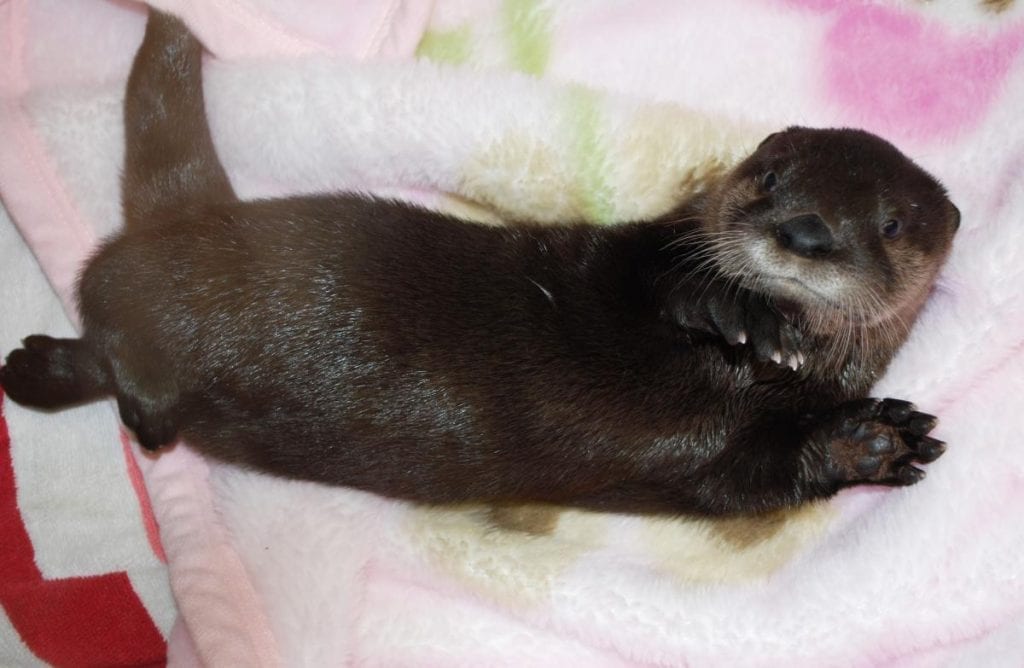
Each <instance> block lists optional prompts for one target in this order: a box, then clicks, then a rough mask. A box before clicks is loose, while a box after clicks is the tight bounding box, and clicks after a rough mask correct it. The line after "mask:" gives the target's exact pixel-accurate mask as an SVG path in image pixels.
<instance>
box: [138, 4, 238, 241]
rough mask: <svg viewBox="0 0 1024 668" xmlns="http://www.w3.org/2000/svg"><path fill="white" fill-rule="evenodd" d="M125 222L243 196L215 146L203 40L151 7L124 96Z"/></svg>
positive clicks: (159, 216) (142, 221) (175, 19)
mask: <svg viewBox="0 0 1024 668" xmlns="http://www.w3.org/2000/svg"><path fill="white" fill-rule="evenodd" d="M124 125H125V153H124V174H123V176H122V181H121V189H122V195H121V198H122V207H123V209H124V217H125V224H126V225H127V226H128V227H129V228H131V227H133V226H140V225H146V224H147V223H148V222H149V221H153V220H156V219H159V218H161V214H165V215H166V214H167V213H171V212H173V211H175V210H180V209H183V208H194V207H196V206H203V205H204V204H214V203H218V202H230V201H233V200H235V199H236V197H235V193H234V190H233V189H232V188H231V183H230V181H228V177H227V174H225V172H224V168H223V166H222V165H221V164H220V160H219V159H218V158H217V154H216V152H215V151H214V148H213V141H212V140H211V138H210V128H209V126H208V124H207V121H206V109H205V106H204V102H203V78H202V45H201V44H200V43H199V41H198V40H197V39H196V38H195V37H194V36H193V35H192V33H190V32H189V30H188V28H186V27H185V24H184V23H182V22H181V21H180V20H178V19H177V18H175V17H173V16H170V15H169V14H164V13H161V12H158V11H156V10H150V14H149V21H148V22H147V24H146V36H145V37H144V38H143V40H142V45H141V46H140V47H139V51H138V53H137V54H136V55H135V61H134V63H133V64H132V71H131V75H130V76H129V77H128V87H127V91H126V93H125V102H124Z"/></svg>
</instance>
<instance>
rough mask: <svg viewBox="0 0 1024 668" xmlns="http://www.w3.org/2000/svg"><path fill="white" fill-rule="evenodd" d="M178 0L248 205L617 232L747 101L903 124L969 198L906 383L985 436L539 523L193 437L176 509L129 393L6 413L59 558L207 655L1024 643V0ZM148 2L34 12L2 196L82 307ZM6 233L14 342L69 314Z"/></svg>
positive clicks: (777, 662) (721, 134)
mask: <svg viewBox="0 0 1024 668" xmlns="http://www.w3.org/2000/svg"><path fill="white" fill-rule="evenodd" d="M155 4H159V5H160V6H161V7H164V8H166V9H169V10H172V11H177V12H178V13H180V14H182V15H183V16H184V17H185V18H186V19H187V20H188V21H189V22H190V24H191V25H192V26H193V28H194V29H195V31H196V32H197V34H199V35H200V37H201V38H202V39H203V40H204V41H205V43H206V44H207V45H208V46H209V47H210V49H211V50H212V51H213V53H214V54H215V55H216V56H217V60H215V61H211V62H209V67H208V74H209V76H208V79H207V91H208V105H209V112H210V117H211V124H212V127H213V133H214V138H215V142H216V143H217V145H218V149H219V150H220V152H221V154H222V156H223V158H224V161H225V164H226V166H227V168H228V171H229V174H230V176H231V178H232V180H233V182H234V183H235V185H236V187H237V190H238V191H239V192H240V193H241V194H243V195H264V194H277V193H284V192H295V191H308V190H313V189H325V188H361V189H372V190H378V191H380V190H384V189H400V190H399V191H398V192H402V193H404V194H405V195H406V196H415V197H418V198H420V199H421V200H426V201H428V202H430V203H434V204H436V205H438V206H443V207H448V208H453V207H462V206H463V204H462V203H459V202H457V201H456V200H453V199H451V198H447V197H443V196H442V195H441V194H440V193H442V192H448V193H453V194H456V195H461V196H463V197H466V198H468V199H471V200H474V201H477V202H482V203H484V204H486V205H487V206H488V207H489V208H490V209H493V210H497V211H499V212H501V213H509V214H524V215H539V216H542V217H543V216H548V217H549V218H558V217H559V216H561V215H582V216H585V217H588V218H590V219H592V220H594V221H595V222H611V221H614V220H618V219H623V218H628V217H633V216H639V215H644V214H645V213H651V212H652V211H654V210H657V209H658V208H659V207H662V206H664V204H665V202H666V201H668V200H669V199H671V198H672V197H674V196H678V195H679V192H678V189H679V184H680V183H682V184H683V187H684V188H699V187H700V182H701V178H703V175H705V174H706V173H709V172H710V173H713V172H714V168H715V165H717V164H723V163H728V162H729V161H730V160H732V159H735V157H736V155H739V154H741V153H742V150H743V149H744V148H745V147H747V146H749V143H750V141H751V140H752V139H753V138H754V137H756V136H757V134H758V133H759V132H760V130H757V131H754V130H748V129H746V128H747V125H746V124H750V126H754V127H779V126H784V125H787V124H792V123H802V124H809V125H839V124H845V125H856V126H861V127H865V128H866V129H869V130H872V131H875V132H878V133H880V134H882V135H884V136H886V137H888V138H890V139H891V140H893V141H895V142H896V143H897V144H898V145H900V146H901V148H903V149H904V150H905V151H906V152H907V153H908V154H910V155H911V156H912V157H914V158H915V159H916V160H918V161H919V162H920V163H921V164H922V165H924V166H925V167H926V168H927V169H929V170H930V171H932V172H933V173H935V174H936V175H937V176H938V177H939V178H940V179H942V180H943V181H944V182H945V183H946V184H947V185H948V186H949V189H950V191H951V194H952V197H953V199H954V201H956V202H957V204H958V205H959V206H960V208H961V210H962V212H963V221H964V222H963V227H962V229H961V232H960V234H959V237H958V239H957V242H956V245H955V249H954V254H953V257H952V259H951V261H950V264H949V266H948V268H947V270H946V271H945V272H944V274H943V276H942V279H941V281H940V284H939V287H938V288H937V290H936V291H935V294H934V295H933V297H932V300H931V302H930V304H929V306H928V308H927V310H926V311H925V313H924V314H923V316H922V318H921V320H920V321H919V323H918V325H917V327H916V329H915V332H914V334H913V335H912V337H911V339H910V341H909V342H908V343H907V345H906V347H905V349H904V350H903V351H902V352H901V354H900V355H899V357H898V358H897V360H896V361H895V363H894V364H893V366H892V368H891V369H890V372H889V373H888V374H887V375H886V377H885V378H884V379H883V380H882V381H881V383H880V386H879V388H878V393H879V394H882V395H893V396H900V397H908V398H912V399H913V400H914V401H916V402H917V403H919V404H920V405H921V406H922V408H924V409H925V410H928V411H929V412H934V413H937V414H939V415H940V417H941V424H940V427H939V436H940V437H941V438H943V439H945V440H947V441H948V442H949V443H950V450H949V452H948V453H947V455H946V456H945V457H943V459H942V460H941V461H939V462H937V463H936V464H935V465H934V466H932V467H930V470H929V475H928V478H927V479H926V480H925V481H924V482H923V483H922V484H920V485H918V486H916V487H914V488H911V489H907V490H896V491H892V490H856V491H851V492H848V493H845V494H843V495H841V496H840V498H839V499H837V500H836V501H835V502H833V503H831V504H828V505H827V506H823V507H812V508H807V509H804V510H802V511H801V512H799V513H794V514H790V515H785V516H779V517H775V518H770V519H769V520H760V521H744V520H734V521H730V522H719V523H708V522H696V521H675V520H673V521H669V520H651V519H643V518H634V517H623V516H605V515H598V514H588V513H580V512H566V513H560V514H551V513H549V512H547V511H540V510H537V511H534V512H532V513H529V514H527V516H526V517H525V520H524V521H525V522H527V523H528V524H530V525H531V526H535V527H536V526H537V525H538V524H543V525H544V528H545V531H543V532H542V533H541V534H540V535H528V534H525V533H522V532H515V531H505V530H496V529H492V528H491V524H490V522H489V521H488V520H487V519H486V518H483V517H481V511H479V510H477V509H452V510H430V509H422V508H413V507H410V506H408V505H405V504H401V503H397V502H393V501H389V500H385V499H381V498H377V497H373V496H370V495H367V494H361V493H358V492H353V491H349V490H343V489H329V488H324V487H320V486H316V485H311V484H301V483H292V482H285V481H280V480H273V479H269V478H267V477H264V476H261V475H257V474H253V473H249V472H244V471H238V470H235V469H231V468H229V467H224V466H221V465H218V464H215V463H211V462H207V461H204V460H202V459H200V458H198V457H197V456H195V455H194V454H192V453H191V452H190V451H188V450H187V448H184V447H178V448H176V449H174V450H173V451H171V452H168V453H166V454H163V455H161V456H160V457H158V458H148V457H141V456H139V464H140V466H141V470H142V474H143V478H144V480H145V490H148V495H149V498H151V500H152V511H153V512H152V515H149V513H148V509H149V505H148V503H147V501H146V492H145V491H144V490H143V489H142V487H141V486H133V485H132V484H131V481H132V476H131V471H132V470H133V464H132V462H134V461H135V460H134V459H131V458H129V460H128V463H126V460H125V457H124V454H123V450H122V446H121V444H120V442H119V441H118V438H117V432H116V422H115V419H114V412H113V411H111V410H110V408H109V406H106V405H100V406H92V407H86V408H82V409H76V410H75V411H73V412H69V413H66V414H63V415H61V416H59V417H56V416H41V415H38V414H35V413H31V412H29V411H24V410H22V409H20V408H18V407H17V406H14V405H12V404H10V403H9V402H7V403H5V404H4V411H5V413H6V416H7V421H8V423H9V431H10V432H11V435H12V436H11V438H10V439H9V441H10V446H9V449H10V459H11V467H12V470H13V474H14V477H15V480H16V482H17V494H16V495H15V497H13V498H14V500H15V502H16V504H17V509H18V511H19V512H20V517H21V522H22V523H23V524H24V526H25V527H27V530H26V531H27V535H28V536H29V538H30V539H31V546H32V547H33V548H34V563H35V564H36V565H37V568H38V570H39V572H40V573H41V576H40V579H41V580H42V581H47V580H56V579H62V578H63V579H67V578H76V577H82V576H93V575H101V574H104V573H124V574H125V577H126V578H127V580H128V582H129V584H130V593H132V594H133V595H134V596H135V600H136V601H137V603H138V605H137V606H136V608H132V609H133V610H135V609H138V607H139V606H141V610H142V611H144V612H145V613H147V614H148V616H149V617H150V618H151V622H150V623H151V626H150V627H146V628H151V629H155V632H156V635H155V638H156V639H155V640H154V641H153V642H154V643H157V644H158V643H159V642H161V641H160V639H161V638H170V646H169V653H170V659H171V661H172V663H176V664H190V663H199V662H202V663H205V664H208V665H264V664H269V665H273V664H285V665H292V664H304V665H334V664H346V663H352V664H368V665H416V666H422V665H444V666H453V665H456V666H461V665H465V666H476V665H517V666H519V665H581V666H582V665H586V666H596V665H609V666H612V665H615V666H618V665H701V666H704V665H710V666H717V665H721V666H727V665H728V666H732V665H759V666H781V665H785V666H794V665H796V666H800V665H806V666H821V665H880V664H887V665H914V666H933V665H1015V664H1020V663H1021V662H1022V661H1024V565H1022V562H1021V559H1020V556H1019V555H1020V554H1021V552H1022V549H1024V523H1022V522H1021V521H1020V519H1021V518H1020V513H1021V509H1022V506H1021V504H1022V501H1024V450H1022V449H1021V448H1020V447H1019V446H1018V443H1017V433H1018V432H1019V431H1020V430H1021V428H1022V427H1024V411H1022V410H1021V408H1022V407H1024V405H1022V400H1021V398H1020V397H1021V396H1022V394H1021V393H1022V391H1024V334H1022V332H1024V326H1022V325H1024V296H1022V294H1021V291H1020V288H1021V286H1024V231H1022V228H1021V226H1020V224H1019V220H1020V217H1021V213H1020V212H1021V210H1022V207H1024V117H1022V114H1021V113H1020V110H1021V109H1022V108H1024V56H1022V55H1021V51H1022V50H1024V6H1018V5H1017V4H1014V3H1013V2H978V3H976V4H974V3H953V2H952V1H950V2H945V3H944V2H940V1H938V0H936V1H934V2H930V3H927V4H920V3H896V2H878V3H866V2H864V3H862V2H837V1H830V0H788V1H786V0H723V1H721V2H716V3H678V2H671V1H668V0H666V1H664V2H661V1H657V0H648V1H646V2H638V1H634V2H627V1H626V0H608V1H604V2H585V1H583V0H580V1H578V2H554V1H550V2H544V1H540V0H534V1H530V0H504V1H500V2H499V1H498V0H437V2H434V3H430V2H416V1H414V0H408V1H406V2H400V1H395V2H381V3H364V2H357V1H356V0H352V1H351V2H337V1H334V2H315V3H311V2H304V3H299V2H294V1H284V2H270V1H269V0H248V1H246V0H231V1H228V0H217V1H211V2H187V1H184V0H182V1H180V2H173V1H172V0H163V1H162V2H159V3H155ZM1018 4H1021V3H1018ZM143 21H144V13H143V12H142V11H141V10H140V8H139V7H137V6H134V5H131V4H127V3H123V2H110V3H108V2H95V3H75V4H67V3H62V2H58V1H57V0H33V1H32V2H28V1H27V0H6V1H3V2H0V49H3V51H4V53H3V56H2V57H0V136H2V137H3V138H4V141H3V143H2V144H0V197H2V200H3V204H4V207H5V209H6V210H7V212H8V213H9V214H10V218H11V219H12V220H13V222H14V224H15V225H17V227H18V229H19V230H20V232H21V234H22V236H23V237H24V239H25V240H26V241H27V243H28V245H29V246H30V247H31V249H32V251H33V252H34V254H35V256H36V258H38V260H39V262H40V265H41V266H42V269H43V270H44V271H45V273H46V276H47V278H48V279H49V281H50V283H51V284H52V286H53V289H54V291H55V292H56V294H57V295H60V297H61V298H62V299H63V300H64V304H65V305H66V306H67V307H68V308H69V312H72V309H71V306H72V302H71V301H70V295H71V286H72V283H73V278H74V275H75V272H76V271H77V267H78V266H80V263H81V262H82V261H83V259H84V258H85V256H86V254H87V253H88V251H89V249H90V248H91V247H92V246H93V245H94V244H95V243H96V240H97V239H98V238H100V237H101V236H102V235H103V234H105V233H107V232H109V231H110V230H113V229H115V228H116V227H117V225H118V224H119V222H118V220H119V213H118V205H117V177H118V169H119V162H120V150H121V143H120V142H121V128H120V125H119V123H120V109H119V104H120V100H121V96H122V88H123V82H124V78H125V76H126V75H127V68H128V64H129V63H130V59H131V57H132V55H133V54H134V50H135V48H136V46H137V44H138V41H139V39H140V38H141V30H142V25H143ZM305 54H313V55H314V56H316V57H315V58H314V59H313V60H309V59H299V56H303V55H305ZM414 54H418V55H419V56H420V57H421V60H419V61H416V60H414V59H413V56H414ZM249 56H260V57H261V58H262V60H261V61H259V62H255V63H253V62H244V61H243V58H247V57H249ZM354 59H361V60H363V61H373V62H372V63H371V62H366V63H363V64H360V63H355V62H354ZM424 59H426V60H428V61H432V62H441V63H444V64H446V66H444V67H439V66H437V65H434V64H432V62H424ZM381 61H389V62H386V63H382V62H381ZM447 65H456V66H460V68H455V67H448V66H447ZM522 73H526V74H528V75H531V76H533V77H539V80H538V79H533V78H530V77H527V76H523V74H522ZM580 84H583V85H584V86H580ZM586 87H592V88H593V89H601V90H603V91H605V92H595V90H592V89H590V88H586ZM612 92H614V93H616V94H618V95H621V96H616V95H612V94H611V93H612ZM669 103H671V104H669ZM674 104H681V105H684V106H686V107H689V108H691V109H694V110H697V111H698V112H701V113H700V114H696V115H694V114H690V113H689V112H685V111H682V110H680V109H678V108H676V107H675V106H673V105H674ZM708 119H712V120H713V122H709V120H708ZM631 156H633V157H631ZM466 211H467V213H468V214H469V215H486V214H482V213H480V212H479V211H475V210H472V209H467V210H466ZM556 214H557V215H556ZM0 225H2V226H4V227H3V229H4V231H5V233H6V234H7V236H6V237H4V238H5V239H9V242H5V245H4V247H3V249H2V251H3V253H4V254H5V258H4V259H5V263H4V265H3V268H2V271H3V272H4V273H3V274H2V278H0V287H2V288H3V290H4V292H3V293H2V295H0V298H2V299H3V303H4V306H5V314H7V313H9V314H11V316H7V317H5V318H3V319H2V322H0V337H2V338H0V343H2V344H3V346H4V350H5V351H6V350H9V349H10V348H12V347H13V346H14V344H15V342H16V340H17V337H18V336H21V335H24V334H27V333H30V332H34V331H47V332H49V333H54V332H57V331H58V330H59V329H60V328H61V327H63V328H65V329H66V328H68V327H69V324H68V323H67V322H66V321H65V322H63V323H62V322H61V321H60V314H59V312H58V311H56V310H55V308H56V305H57V301H56V300H55V298H54V296H53V294H54V293H53V292H50V291H49V290H48V289H47V288H46V287H45V286H44V285H43V284H42V283H41V282H40V281H39V280H38V276H35V274H34V272H35V269H34V268H33V267H32V266H31V265H30V264H29V263H28V262H27V259H26V251H25V249H24V247H22V246H21V245H20V243H19V241H18V240H17V239H16V238H14V237H13V236H12V235H11V234H10V228H9V224H8V222H7V220H6V219H3V220H0ZM24 275H27V276H30V277H31V278H30V279H22V278H21V277H22V276H24ZM0 440H2V439H0ZM137 456H138V455H137ZM0 473H2V472H0ZM2 482H3V481H2V480H0V483H2ZM0 491H2V490H0ZM0 496H2V495H0ZM70 498H73V499H74V500H75V501H74V502H71V501H69V499H70ZM0 502H3V498H0ZM0 512H2V509H0ZM15 517H16V516H15ZM68 517H70V518H72V519H70V520H67V519H66V518H68ZM62 518H63V519H62ZM3 519H4V518H3V516H2V515H0V520H3ZM150 519H152V520H154V521H149V520H150ZM519 519H520V520H523V518H519ZM157 523H158V524H159V540H157V539H156V537H155V534H154V531H155V526H156V524H157ZM97 526H99V527H100V528H97ZM161 543H162V549H161V547H160V545H161ZM164 552H165V553H166V562H167V569H168V570H167V574H169V584H170V590H171V591H172V592H173V596H174V601H175V602H176V608H175V606H173V605H172V604H171V601H170V597H169V594H168V589H167V582H168V580H167V577H168V576H167V575H165V574H164V571H163V570H162V568H161V566H160V562H161V560H162V558H163V554H164ZM3 563H5V564H6V563H8V561H4V562H3ZM7 572H8V571H6V570H5V575H3V576H0V577H8V576H7V575H6V573H7ZM4 591H6V590H5V589H0V604H2V605H3V606H4V609H5V612H6V613H7V614H6V616H5V617H3V618H0V660H2V662H3V663H14V662H17V663H24V662H26V661H29V660H31V658H32V656H33V654H34V655H35V656H40V657H44V658H46V657H49V656H52V654H47V652H49V651H51V649H52V648H48V647H49V646H47V645H46V643H53V642H59V638H56V639H55V638H44V639H43V640H40V639H39V637H38V636H37V635H33V634H26V631H25V630H24V629H27V628H32V627H31V623H30V622H31V620H29V621H28V622H26V621H25V619H23V618H22V617H19V615H22V616H24V615H30V613H24V612H22V611H20V609H17V610H16V609H15V608H13V607H11V605H10V604H9V598H5V596H4ZM129 598H130V597H129ZM109 600H111V601H114V599H109ZM123 600H125V598H124V597H122V599H117V601H115V602H116V603H117V605H121V604H122V601H123ZM124 609H125V610H127V609H128V608H124ZM119 610H120V609H119ZM175 620H177V623H176V622H175ZM83 623H84V622H83ZM143 626H144V625H143ZM104 628H106V627H104ZM95 633H96V634H97V637H100V635H101V631H100V630H98V631H96V632H95ZM109 637H114V636H109ZM140 652H141V653H139V654H138V656H135V655H132V656H133V657H134V658H135V660H141V659H139V657H144V655H145V652H143V651H141V650H140ZM59 656H61V657H68V656H70V657H72V658H71V659H65V660H64V661H63V662H65V663H83V662H84V661H82V660H78V661H75V660H74V655H70V654H62V655H59ZM79 656H85V655H79ZM90 656H95V655H90ZM47 660H48V661H51V662H54V661H55V659H52V658H47ZM117 660H118V661H120V662H128V661H130V660H132V657H128V658H125V656H119V657H118V659H117ZM57 662H60V661H57ZM109 662H113V661H108V663H109Z"/></svg>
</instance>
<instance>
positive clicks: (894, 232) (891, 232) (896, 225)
mask: <svg viewBox="0 0 1024 668" xmlns="http://www.w3.org/2000/svg"><path fill="white" fill-rule="evenodd" d="M901 234H903V223H902V222H900V221H898V220H896V219H895V218H890V219H889V220H887V221H885V222H884V223H882V236H883V237H885V238H886V239H895V238H896V237H898V236H900V235H901Z"/></svg>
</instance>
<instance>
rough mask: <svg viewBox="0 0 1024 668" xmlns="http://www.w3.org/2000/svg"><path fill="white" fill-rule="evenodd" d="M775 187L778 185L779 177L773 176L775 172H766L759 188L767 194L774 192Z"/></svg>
mask: <svg viewBox="0 0 1024 668" xmlns="http://www.w3.org/2000/svg"><path fill="white" fill-rule="evenodd" d="M777 185H779V177H778V176H776V175H775V172H768V173H767V174H765V175H764V176H762V177H761V187H762V188H764V189H765V190H766V191H767V192H771V191H773V190H775V186H777Z"/></svg>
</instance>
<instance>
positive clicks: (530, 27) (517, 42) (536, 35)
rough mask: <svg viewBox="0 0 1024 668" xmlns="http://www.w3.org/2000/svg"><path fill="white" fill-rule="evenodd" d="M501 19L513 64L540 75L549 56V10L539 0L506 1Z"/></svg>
mask: <svg viewBox="0 0 1024 668" xmlns="http://www.w3.org/2000/svg"><path fill="white" fill-rule="evenodd" d="M501 22H502V28H503V29H504V32H505V36H506V39H507V40H508V48H509V58H510V59H511V61H512V66H513V67H515V68H516V69H517V70H520V71H522V72H526V73H527V74H533V75H535V76H539V75H541V74H543V73H544V70H545V69H546V68H547V66H548V60H549V59H550V57H551V10H550V9H549V8H547V7H544V6H543V3H541V2H539V0H505V3H504V4H503V5H502V7H501Z"/></svg>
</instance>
